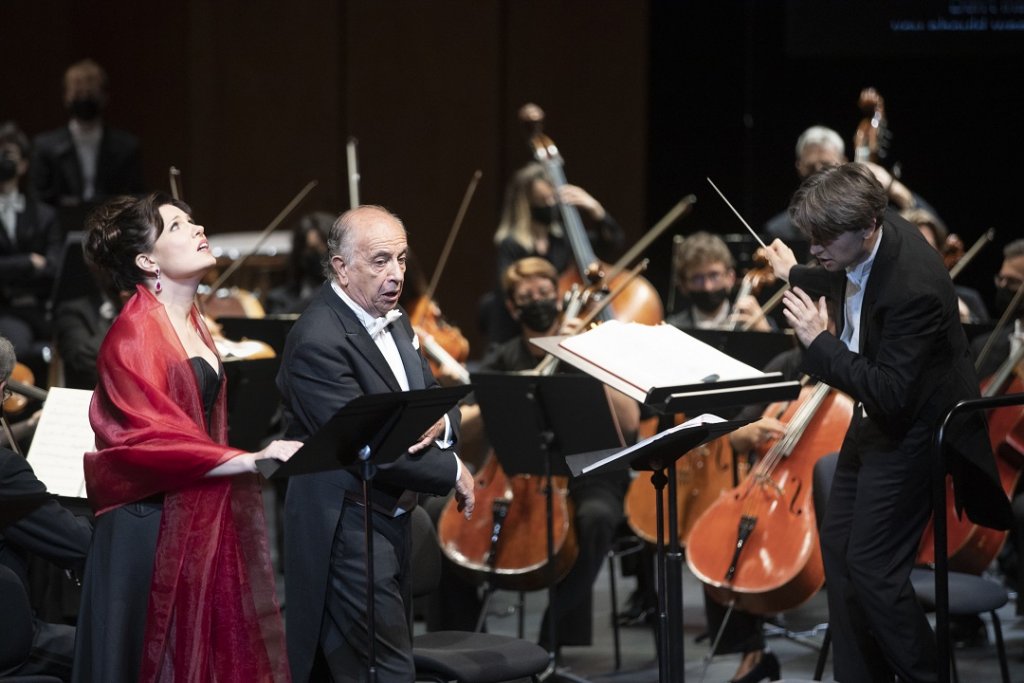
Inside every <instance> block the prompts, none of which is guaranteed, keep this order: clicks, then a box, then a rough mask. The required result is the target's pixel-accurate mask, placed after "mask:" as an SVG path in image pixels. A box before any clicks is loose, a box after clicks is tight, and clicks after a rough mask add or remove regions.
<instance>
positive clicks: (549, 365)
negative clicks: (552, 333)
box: [530, 259, 650, 375]
mask: <svg viewBox="0 0 1024 683" xmlns="http://www.w3.org/2000/svg"><path fill="white" fill-rule="evenodd" d="M648 263H650V259H644V260H643V261H641V262H640V263H638V264H636V266H634V267H633V269H632V270H630V271H629V273H628V274H627V276H626V277H625V278H623V280H622V282H620V283H618V285H616V286H615V288H614V289H613V290H611V291H610V292H608V296H606V297H604V298H603V299H601V300H600V301H598V302H597V303H596V304H594V307H593V308H592V309H591V310H590V312H589V313H587V314H586V315H585V316H583V317H582V318H580V326H579V329H577V330H576V331H575V332H574V333H573V334H574V335H575V334H579V333H580V332H583V331H584V330H586V329H587V327H589V326H590V324H591V323H592V322H594V321H595V320H597V318H598V316H599V315H601V313H602V311H604V309H605V308H607V307H608V305H609V304H610V303H611V302H612V301H614V300H615V297H617V296H618V295H619V294H621V293H622V292H623V291H625V289H626V287H628V286H629V285H630V283H631V282H633V280H635V279H636V278H637V277H639V276H640V274H641V273H643V272H644V271H645V270H647V264H648ZM569 336H572V335H569ZM557 365H558V358H557V357H556V356H553V355H552V354H550V353H549V354H547V355H546V356H544V358H543V359H541V361H540V363H538V364H537V367H535V368H534V369H533V370H531V371H530V374H536V375H544V374H550V373H552V372H554V370H555V367H557Z"/></svg>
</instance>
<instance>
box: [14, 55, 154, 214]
mask: <svg viewBox="0 0 1024 683" xmlns="http://www.w3.org/2000/svg"><path fill="white" fill-rule="evenodd" d="M106 104H107V74H106V72H105V71H104V70H103V68H102V67H100V65H99V64H97V63H96V62H94V61H92V60H91V59H84V60H82V61H80V62H76V63H75V64H72V65H71V66H70V67H68V70H67V71H66V72H65V74H64V106H65V107H66V108H67V110H68V114H69V116H70V119H69V120H68V123H67V125H65V126H61V127H60V128H57V129H55V130H51V131H47V132H45V133H41V134H40V135H39V136H37V137H36V139H35V145H34V150H33V155H32V185H33V187H35V190H36V194H37V195H38V197H39V198H40V199H41V200H42V201H44V202H46V203H48V204H50V205H52V206H56V207H75V206H80V205H82V204H83V203H85V204H89V203H94V202H100V201H103V200H104V199H106V198H107V197H111V196H114V195H119V194H137V193H140V192H142V191H143V190H144V189H145V188H144V187H143V183H142V160H141V155H140V152H139V140H138V138H137V137H135V136H134V135H132V134H131V133H127V132H125V131H123V130H118V129H117V128H113V127H111V126H107V125H105V124H104V122H103V118H102V115H103V109H104V107H106Z"/></svg>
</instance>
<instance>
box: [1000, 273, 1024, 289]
mask: <svg viewBox="0 0 1024 683" xmlns="http://www.w3.org/2000/svg"><path fill="white" fill-rule="evenodd" d="M992 281H993V282H995V283H996V287H998V288H999V289H1012V290H1014V291H1016V290H1018V289H1020V286H1021V284H1022V283H1024V280H1021V279H1020V278H1017V277H1010V276H1008V275H996V276H995V277H994V278H992Z"/></svg>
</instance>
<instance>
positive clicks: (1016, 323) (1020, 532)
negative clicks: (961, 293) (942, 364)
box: [971, 239, 1024, 615]
mask: <svg viewBox="0 0 1024 683" xmlns="http://www.w3.org/2000/svg"><path fill="white" fill-rule="evenodd" d="M1022 285H1024V239H1016V240H1013V241H1012V242H1010V243H1009V244H1007V245H1006V246H1005V247H1003V261H1002V263H1001V264H1000V266H999V271H998V272H997V273H996V276H995V286H996V291H995V300H994V302H993V303H994V307H993V310H992V312H993V314H994V315H996V316H999V317H1001V316H1002V315H1003V313H1005V311H1006V309H1007V308H1008V307H1009V306H1010V305H1011V303H1012V302H1013V297H1014V295H1015V294H1016V293H1017V290H1018V289H1019V288H1020V287H1021V286H1022ZM1008 320H1009V324H1010V325H1011V327H1010V329H1009V330H1004V331H1003V332H1002V333H1000V334H998V335H997V336H996V338H995V339H993V340H992V346H991V349H990V350H989V352H988V354H987V355H986V357H985V358H984V359H983V362H982V365H981V367H980V368H978V374H979V376H981V377H982V378H987V377H991V376H992V375H993V374H994V373H995V372H996V371H997V370H998V369H999V368H1000V366H1001V365H1002V364H1003V363H1004V362H1006V361H1007V359H1008V358H1010V357H1011V356H1013V355H1015V354H1020V353H1021V346H1022V345H1024V305H1022V304H1018V305H1017V309H1016V310H1015V311H1014V312H1013V313H1011V314H1010V317H1009V319H1008ZM987 341H988V335H982V336H980V337H978V338H976V339H974V340H973V341H972V342H971V351H972V353H973V355H974V358H975V359H976V360H977V359H978V357H979V356H980V354H981V351H982V349H983V348H984V346H985V344H986V342H987ZM1019 368H1020V366H1018V368H1017V369H1016V370H1015V371H1014V373H1013V374H1014V375H1016V377H1017V381H1018V382H1019V381H1020V377H1021V375H1020V369H1019ZM1008 390H1014V391H1015V390H1016V389H1015V388H1014V389H1008ZM1012 504H1013V517H1014V526H1013V530H1012V532H1011V534H1010V542H1011V544H1012V545H1013V547H1014V549H1015V551H1016V566H1015V567H1013V568H1012V569H1013V571H1012V573H1011V574H1010V575H1008V576H1007V579H1008V583H1009V584H1010V585H1012V586H1014V587H1015V588H1016V589H1017V591H1018V592H1020V590H1021V589H1022V588H1024V491H1022V490H1021V485H1020V484H1018V486H1017V490H1016V491H1015V492H1013V503H1012ZM1022 613H1024V601H1018V604H1017V614H1018V615H1020V614H1022Z"/></svg>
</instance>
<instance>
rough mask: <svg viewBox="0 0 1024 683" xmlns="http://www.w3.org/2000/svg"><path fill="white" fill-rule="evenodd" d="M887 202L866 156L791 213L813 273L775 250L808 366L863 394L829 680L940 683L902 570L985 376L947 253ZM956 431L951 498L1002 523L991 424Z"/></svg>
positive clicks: (840, 534) (847, 455)
mask: <svg viewBox="0 0 1024 683" xmlns="http://www.w3.org/2000/svg"><path fill="white" fill-rule="evenodd" d="M886 204H887V200H886V195H885V189H884V188H883V186H882V185H881V184H880V183H879V182H878V181H877V180H876V179H875V177H874V175H873V174H872V173H871V170H870V169H868V168H867V167H865V166H864V165H863V164H857V163H853V164H845V165H843V166H837V167H833V168H829V169H826V170H823V171H821V172H819V173H816V174H814V175H812V176H809V177H808V178H807V179H805V180H804V182H803V183H802V184H801V185H800V188H799V189H798V190H797V191H796V193H795V194H794V195H793V200H792V202H791V203H790V208H789V213H790V216H791V218H792V219H793V223H794V224H795V225H796V226H797V227H798V228H799V229H800V230H801V231H803V232H804V233H805V234H806V235H807V236H808V237H809V239H810V242H811V246H810V252H811V255H812V256H814V257H815V258H817V260H818V262H819V264H820V267H806V266H800V265H796V260H795V259H794V257H793V253H792V251H791V250H790V249H789V248H788V247H787V246H786V245H785V244H783V243H782V242H781V241H780V240H775V241H774V242H773V243H772V244H771V245H770V249H769V252H770V253H769V258H770V259H771V261H772V267H773V268H774V270H775V273H776V275H777V276H778V277H781V278H783V279H786V280H788V281H789V282H790V284H791V285H793V290H792V291H790V292H787V294H786V296H785V299H784V303H785V307H786V310H785V316H786V319H787V320H788V321H789V323H790V324H791V325H792V326H793V328H794V330H795V331H796V334H797V337H798V338H799V339H800V341H801V342H802V343H803V344H804V345H805V346H806V349H807V350H806V353H805V354H804V362H803V367H804V370H805V371H807V372H808V374H810V375H812V376H814V377H817V378H819V379H821V380H822V381H824V382H826V383H828V384H829V385H831V386H833V387H835V388H837V389H839V390H840V391H844V392H846V393H847V394H849V395H850V396H851V397H853V399H854V400H855V401H856V404H855V406H854V416H853V420H852V421H851V423H850V427H849V429H848V431H847V434H846V438H845V440H844V441H843V446H842V448H841V450H840V454H839V462H838V466H837V468H836V474H835V479H834V481H833V484H832V490H831V493H830V495H829V501H828V508H827V510H826V513H825V518H824V520H823V521H822V525H821V545H822V555H823V559H824V564H825V583H826V585H827V587H828V600H829V623H830V628H831V629H832V634H833V637H832V643H833V647H834V651H835V660H834V661H835V667H834V669H835V673H836V679H837V680H842V681H891V680H892V676H893V674H894V673H895V674H897V675H898V676H899V677H900V679H901V680H906V681H934V680H935V679H936V677H937V668H936V667H937V663H936V653H935V642H934V635H933V633H932V631H931V628H930V626H929V624H928V621H927V619H926V617H925V614H924V612H923V610H922V609H921V607H920V606H919V605H918V603H917V601H916V599H915V597H914V591H913V588H912V587H911V585H910V578H909V577H910V570H911V568H912V565H913V562H914V558H915V555H916V553H917V547H918V543H919V541H920V538H921V534H922V531H923V529H924V526H925V523H926V522H927V520H928V516H929V512H930V509H931V506H930V495H929V491H930V489H929V482H930V470H931V466H932V458H933V455H934V452H933V447H932V441H933V438H934V435H935V431H936V429H937V427H938V425H939V423H940V422H941V420H942V419H943V417H944V416H945V414H946V412H947V411H948V410H949V409H950V408H951V407H952V406H953V405H954V404H955V403H956V402H957V401H959V400H961V399H966V398H972V397H976V396H977V395H978V381H977V378H976V377H975V375H974V369H973V366H972V364H971V358H970V353H969V351H968V347H967V339H966V337H965V335H964V331H963V327H962V326H961V324H960V320H959V314H958V311H957V300H956V292H955V291H954V289H953V283H952V282H951V281H950V279H949V274H948V273H947V272H946V269H945V267H944V266H943V264H942V260H941V259H940V258H939V255H938V253H937V252H936V251H935V250H934V249H932V248H931V247H930V246H929V245H928V243H927V242H925V240H924V239H923V238H922V237H921V235H920V233H919V232H918V231H917V230H916V229H915V228H914V227H913V226H911V225H910V224H909V223H907V222H906V221H905V220H903V219H902V218H900V217H899V216H898V215H896V214H895V213H891V212H889V213H887V212H886ZM812 297H813V298H812ZM828 302H831V304H832V305H833V306H834V307H835V308H834V309H833V310H835V311H836V312H837V313H836V315H835V318H836V329H837V331H838V336H835V335H833V334H831V333H829V332H828V331H827V323H828V311H829V308H828V306H829V303H828ZM952 433H953V434H955V435H956V436H955V438H954V440H953V442H952V444H951V445H952V449H953V453H952V455H951V458H950V463H949V467H950V469H951V470H952V473H953V477H954V484H955V488H956V492H957V494H956V497H957V502H958V503H959V504H962V505H964V506H965V507H966V510H967V513H968V516H969V517H970V518H971V519H972V520H973V521H975V522H977V523H980V524H983V525H985V526H991V527H994V528H1008V526H1009V524H1010V522H1011V514H1010V509H1009V501H1007V499H1006V495H1005V494H1004V493H1003V492H1002V489H1001V488H1000V486H999V480H998V478H997V475H996V470H995V463H994V461H993V457H992V451H991V449H990V447H989V443H988V438H987V434H986V430H985V423H984V419H983V418H981V417H980V416H979V415H977V414H974V415H972V416H971V417H969V418H966V417H965V418H964V419H961V420H959V422H958V423H956V424H954V425H953V429H952Z"/></svg>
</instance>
